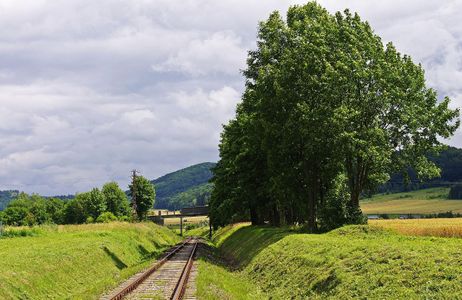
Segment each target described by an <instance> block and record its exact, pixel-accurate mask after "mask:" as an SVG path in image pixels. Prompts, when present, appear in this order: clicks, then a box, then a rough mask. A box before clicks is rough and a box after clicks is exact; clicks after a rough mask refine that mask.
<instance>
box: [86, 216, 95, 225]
mask: <svg viewBox="0 0 462 300" xmlns="http://www.w3.org/2000/svg"><path fill="white" fill-rule="evenodd" d="M85 223H87V224H91V223H95V219H94V218H93V217H92V216H89V217H88V218H87V219H86V220H85Z"/></svg>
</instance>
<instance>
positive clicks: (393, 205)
mask: <svg viewBox="0 0 462 300" xmlns="http://www.w3.org/2000/svg"><path fill="white" fill-rule="evenodd" d="M448 193H449V188H432V189H425V190H418V191H413V192H405V193H396V194H389V195H375V196H373V197H372V198H370V199H364V200H362V201H361V210H362V211H363V212H364V213H365V214H432V213H439V212H447V211H452V212H454V213H462V200H448V199H447V196H448Z"/></svg>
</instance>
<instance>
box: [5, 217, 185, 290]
mask: <svg viewBox="0 0 462 300" xmlns="http://www.w3.org/2000/svg"><path fill="white" fill-rule="evenodd" d="M6 230H7V231H8V230H16V231H18V230H19V231H21V230H22V231H24V232H26V235H27V231H28V230H30V231H31V232H32V233H31V234H32V236H25V237H10V238H8V237H7V238H1V239H0V260H1V263H0V299H97V298H98V297H99V296H100V295H101V294H102V293H103V292H104V291H105V290H107V289H111V288H112V287H114V286H116V285H118V283H120V282H121V281H123V280H124V279H126V278H128V277H129V276H131V275H132V274H134V273H136V272H138V271H139V270H141V269H142V268H144V267H146V266H147V265H148V264H149V263H150V262H152V261H153V259H155V258H156V257H158V256H159V255H160V254H161V253H162V251H164V250H165V249H167V248H168V247H170V246H171V245H173V244H175V243H177V242H178V241H179V240H180V238H179V237H178V236H177V235H175V234H174V233H173V232H172V231H170V230H169V229H167V228H164V227H160V226H157V225H155V224H153V223H139V224H129V223H109V224H89V225H63V226H48V227H47V226H43V227H36V228H32V229H27V228H26V229H24V228H22V229H8V228H7V229H6Z"/></svg>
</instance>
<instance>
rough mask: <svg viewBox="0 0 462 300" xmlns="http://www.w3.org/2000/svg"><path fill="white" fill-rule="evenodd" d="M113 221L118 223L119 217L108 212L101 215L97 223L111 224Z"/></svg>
mask: <svg viewBox="0 0 462 300" xmlns="http://www.w3.org/2000/svg"><path fill="white" fill-rule="evenodd" d="M112 221H117V217H116V216H114V214H113V213H111V212H109V211H107V212H103V213H102V214H101V215H99V217H98V218H97V219H96V222H97V223H109V222H112Z"/></svg>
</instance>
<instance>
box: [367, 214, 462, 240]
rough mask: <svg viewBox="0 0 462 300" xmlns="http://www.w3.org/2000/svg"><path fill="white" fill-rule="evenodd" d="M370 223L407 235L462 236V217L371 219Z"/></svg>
mask: <svg viewBox="0 0 462 300" xmlns="http://www.w3.org/2000/svg"><path fill="white" fill-rule="evenodd" d="M369 225H370V226H373V227H379V228H385V229H391V230H393V231H395V232H398V233H401V234H406V235H415V236H437V237H457V238H461V237H462V218H450V219H408V220H399V219H394V220H370V221H369Z"/></svg>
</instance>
